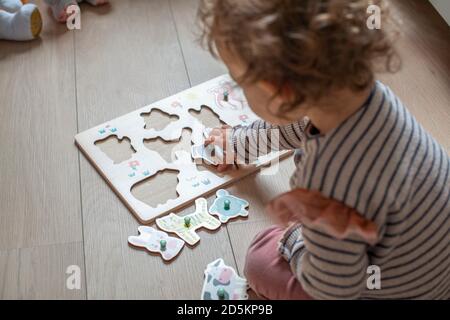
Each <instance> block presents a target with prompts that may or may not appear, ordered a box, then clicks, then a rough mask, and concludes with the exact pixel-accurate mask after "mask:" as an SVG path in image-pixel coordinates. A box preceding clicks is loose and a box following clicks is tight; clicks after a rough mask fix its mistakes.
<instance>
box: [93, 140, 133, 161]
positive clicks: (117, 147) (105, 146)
mask: <svg viewBox="0 0 450 320" xmlns="http://www.w3.org/2000/svg"><path fill="white" fill-rule="evenodd" d="M94 144H95V145H96V146H97V147H99V148H100V150H102V151H103V152H104V153H105V154H106V155H107V156H108V158H110V159H111V160H112V161H113V162H114V164H118V163H121V162H123V161H125V160H128V159H130V158H131V157H132V156H133V153H136V150H134V149H133V147H132V146H131V142H130V139H129V138H127V137H123V138H122V139H121V140H119V138H118V137H117V136H116V135H112V136H109V137H107V138H105V139H102V140H97V141H95V142H94Z"/></svg>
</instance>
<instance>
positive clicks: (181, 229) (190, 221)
mask: <svg viewBox="0 0 450 320" xmlns="http://www.w3.org/2000/svg"><path fill="white" fill-rule="evenodd" d="M156 225H157V226H158V227H159V228H160V229H162V230H164V231H166V232H172V233H175V234H176V235H178V236H179V237H180V238H181V239H183V240H184V241H186V242H187V243H188V244H190V245H191V246H192V245H194V244H196V243H197V242H198V241H199V240H200V237H199V236H198V234H197V233H196V232H195V231H196V230H197V229H199V228H206V229H208V230H216V229H217V228H219V227H220V221H219V220H217V219H216V218H214V217H213V216H211V215H210V214H209V213H208V203H207V202H206V199H205V198H198V199H197V200H195V212H194V213H191V214H188V215H186V216H184V217H180V216H178V215H176V214H174V213H171V214H169V215H167V216H165V217H162V218H159V219H156Z"/></svg>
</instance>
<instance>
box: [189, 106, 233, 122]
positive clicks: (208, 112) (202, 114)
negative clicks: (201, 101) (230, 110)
mask: <svg viewBox="0 0 450 320" xmlns="http://www.w3.org/2000/svg"><path fill="white" fill-rule="evenodd" d="M189 113H190V114H191V115H192V116H193V117H195V118H197V120H198V121H200V123H202V124H203V125H204V126H205V127H206V128H216V127H220V126H221V125H223V124H225V122H223V121H221V120H220V118H219V116H218V115H217V114H216V113H215V112H214V111H213V110H212V109H211V108H210V107H208V106H205V105H203V106H202V107H201V109H200V111H196V110H194V109H190V110H189Z"/></svg>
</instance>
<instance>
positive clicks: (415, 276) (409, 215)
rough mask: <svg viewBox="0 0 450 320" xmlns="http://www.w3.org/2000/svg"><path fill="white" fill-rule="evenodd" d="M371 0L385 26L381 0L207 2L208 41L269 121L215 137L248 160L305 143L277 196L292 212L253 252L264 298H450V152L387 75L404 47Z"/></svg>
mask: <svg viewBox="0 0 450 320" xmlns="http://www.w3.org/2000/svg"><path fill="white" fill-rule="evenodd" d="M371 4H376V5H378V6H379V7H380V8H381V9H382V12H381V17H382V19H383V23H382V26H384V23H385V19H387V18H388V16H387V13H386V12H385V11H384V8H385V7H384V3H383V2H382V1H375V0H374V1H369V0H353V1H350V0H349V1H343V0H322V1H317V0H270V1H268V0H252V1H246V0H204V1H203V2H202V4H201V7H200V10H199V17H200V20H201V21H202V25H203V39H204V41H205V42H206V43H207V44H208V47H209V49H210V51H211V52H212V53H213V54H214V55H216V56H218V57H220V58H221V59H222V61H223V62H224V63H225V65H226V66H227V67H228V70H229V73H230V75H231V77H232V78H233V79H234V80H235V81H236V82H237V83H238V84H239V85H240V86H241V87H242V89H243V91H244V93H245V95H246V98H247V100H248V103H249V105H250V107H251V108H252V110H253V111H254V112H255V113H256V114H257V115H258V116H260V117H261V118H262V119H263V120H260V121H256V122H254V123H252V124H251V125H249V126H247V127H236V128H228V127H222V128H216V129H214V130H213V131H212V132H211V135H210V137H209V138H208V139H207V140H206V143H207V144H210V143H214V144H217V145H219V146H221V147H222V148H224V149H225V152H226V153H227V154H228V156H227V158H229V155H232V156H231V158H232V159H235V160H236V161H239V160H240V161H244V162H246V163H248V162H251V159H254V158H256V157H257V156H259V155H261V150H266V149H267V151H272V150H296V153H295V157H294V160H295V163H296V170H295V172H294V173H293V175H292V178H291V181H290V184H291V188H292V191H290V192H288V193H285V194H282V195H278V196H277V197H276V198H275V199H273V200H272V201H271V202H270V203H269V204H268V207H267V213H268V214H270V215H271V216H272V217H273V218H275V219H276V220H277V221H278V224H277V225H275V226H273V227H271V228H269V229H267V230H264V231H262V232H261V233H259V234H258V235H257V236H256V238H255V239H254V240H253V242H252V244H251V245H250V248H249V250H248V253H247V257H246V265H245V271H244V273H245V276H246V277H247V279H248V281H249V283H250V286H251V288H252V289H253V290H254V291H255V292H256V293H257V294H258V295H259V296H260V297H262V298H266V299H311V298H314V299H448V298H450V293H449V290H450V278H449V276H450V272H449V269H450V260H449V251H450V249H449V243H450V233H449V232H448V231H449V229H450V222H449V216H450V203H449V199H450V177H449V166H450V159H449V156H448V154H447V153H446V151H445V150H444V149H443V148H442V147H441V146H440V145H439V144H438V143H437V142H436V141H435V140H434V139H433V138H432V137H431V136H430V135H429V134H428V133H427V132H426V131H425V130H424V129H423V128H422V127H421V125H420V124H419V123H418V122H417V121H416V120H415V119H414V117H413V116H412V115H411V114H410V112H409V111H408V110H407V108H406V107H405V106H404V105H403V104H402V102H401V101H400V99H399V98H398V97H397V96H396V95H395V94H394V93H393V92H392V90H391V89H390V88H389V87H387V86H386V85H384V84H383V83H381V82H379V81H377V80H376V79H375V71H376V70H377V68H379V67H383V66H384V67H386V68H387V69H388V70H390V66H391V62H392V61H393V60H392V59H393V58H394V57H395V51H394V49H393V46H392V41H391V39H390V37H389V35H388V33H387V32H386V30H385V29H384V28H381V29H375V30H371V29H369V28H368V27H367V25H366V22H367V19H368V14H367V8H368V6H369V5H371ZM405 67H408V66H405ZM275 136H276V137H277V138H278V139H271V137H275ZM272 140H273V141H272ZM274 141H278V143H274ZM262 144H265V145H266V146H269V148H261V147H260V146H261V145H262ZM229 167H230V164H226V163H224V164H221V165H219V166H218V170H228V169H230V168H229ZM371 266H376V267H377V268H379V271H380V273H381V283H380V285H376V290H371V289H373V288H369V287H368V285H367V283H368V281H367V280H368V277H369V276H370V274H368V270H370V268H371Z"/></svg>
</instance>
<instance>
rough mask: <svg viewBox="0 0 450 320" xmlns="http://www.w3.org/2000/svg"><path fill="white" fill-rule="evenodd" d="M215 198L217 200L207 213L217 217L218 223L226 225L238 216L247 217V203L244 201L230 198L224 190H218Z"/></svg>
mask: <svg viewBox="0 0 450 320" xmlns="http://www.w3.org/2000/svg"><path fill="white" fill-rule="evenodd" d="M216 196H217V198H216V200H214V202H213V204H212V206H211V208H210V209H209V213H211V214H212V215H215V216H218V217H219V220H220V222H222V223H226V222H227V221H228V220H229V219H232V218H235V217H238V216H241V217H247V216H248V211H247V210H246V209H245V208H247V207H248V205H249V203H248V202H247V201H245V200H244V199H240V198H238V197H235V196H232V195H230V193H229V192H228V191H227V190H224V189H220V190H218V191H217V192H216Z"/></svg>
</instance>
